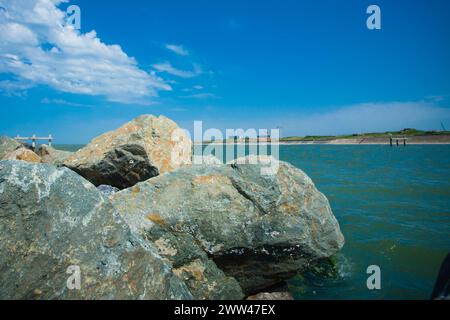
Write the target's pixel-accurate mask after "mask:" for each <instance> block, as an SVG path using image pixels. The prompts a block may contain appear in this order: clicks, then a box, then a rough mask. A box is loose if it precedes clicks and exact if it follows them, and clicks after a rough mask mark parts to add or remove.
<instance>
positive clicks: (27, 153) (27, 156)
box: [2, 147, 42, 163]
mask: <svg viewBox="0 0 450 320" xmlns="http://www.w3.org/2000/svg"><path fill="white" fill-rule="evenodd" d="M2 160H20V161H26V162H34V163H41V162H42V159H41V157H39V156H38V155H37V154H36V153H34V152H33V151H32V150H30V149H27V148H25V147H21V148H19V149H16V150H14V151H11V152H9V153H7V154H6V155H5V156H4V157H3V159H2Z"/></svg>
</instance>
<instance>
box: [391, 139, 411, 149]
mask: <svg viewBox="0 0 450 320" xmlns="http://www.w3.org/2000/svg"><path fill="white" fill-rule="evenodd" d="M400 141H401V143H402V144H403V146H404V147H406V141H408V138H405V137H389V143H390V145H391V147H392V146H394V142H395V144H396V145H397V147H398V146H399V145H400Z"/></svg>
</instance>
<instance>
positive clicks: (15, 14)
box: [0, 0, 171, 104]
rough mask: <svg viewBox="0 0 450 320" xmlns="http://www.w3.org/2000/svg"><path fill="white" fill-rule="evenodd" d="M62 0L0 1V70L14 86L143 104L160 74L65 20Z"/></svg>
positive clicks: (158, 85) (160, 84) (159, 84)
mask: <svg viewBox="0 0 450 320" xmlns="http://www.w3.org/2000/svg"><path fill="white" fill-rule="evenodd" d="M63 2H66V0H14V1H9V0H0V8H4V9H1V10H0V34H1V37H0V73H6V74H8V75H11V76H13V77H14V78H16V79H17V80H18V81H19V82H18V83H11V82H4V83H2V88H3V89H4V90H5V88H6V89H8V88H9V89H14V88H23V87H25V86H27V87H29V86H31V85H47V86H50V87H52V88H54V89H56V90H59V91H63V92H68V93H75V94H87V95H99V96H104V97H106V98H107V99H108V100H109V101H114V102H119V103H139V104H149V103H151V100H152V97H155V96H157V92H158V91H159V90H171V87H170V85H169V84H167V83H166V82H165V81H164V80H163V79H162V78H160V77H158V76H157V75H156V74H155V73H148V72H146V71H144V70H142V69H140V68H139V67H138V64H137V62H136V60H135V59H134V58H132V57H129V56H128V55H127V54H126V53H125V52H123V50H122V49H121V47H120V46H119V45H107V44H105V43H103V42H102V41H101V40H100V39H99V38H98V37H97V34H96V32H95V31H91V32H89V33H84V34H83V33H80V32H79V31H77V30H75V29H74V28H73V27H72V26H68V25H66V24H65V13H64V12H63V11H62V10H61V9H60V8H59V7H58V6H59V5H60V4H61V3H63Z"/></svg>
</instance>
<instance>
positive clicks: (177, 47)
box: [165, 44, 190, 56]
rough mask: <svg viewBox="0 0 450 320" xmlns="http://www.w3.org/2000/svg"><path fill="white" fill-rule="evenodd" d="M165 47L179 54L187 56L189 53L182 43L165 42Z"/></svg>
mask: <svg viewBox="0 0 450 320" xmlns="http://www.w3.org/2000/svg"><path fill="white" fill-rule="evenodd" d="M165 47H166V49H168V50H170V51H172V52H173V53H175V54H177V55H179V56H188V55H189V54H190V53H189V51H188V50H187V49H185V48H184V47H183V46H182V45H176V44H166V45H165Z"/></svg>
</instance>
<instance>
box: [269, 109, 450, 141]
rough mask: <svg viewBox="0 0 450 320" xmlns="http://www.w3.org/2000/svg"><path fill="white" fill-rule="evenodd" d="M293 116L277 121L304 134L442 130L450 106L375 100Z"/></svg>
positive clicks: (287, 130)
mask: <svg viewBox="0 0 450 320" xmlns="http://www.w3.org/2000/svg"><path fill="white" fill-rule="evenodd" d="M292 118H294V117H292ZM292 118H290V119H279V120H278V123H277V125H281V126H282V127H283V128H284V131H286V132H291V133H293V132H296V134H300V135H338V134H355V133H368V132H384V131H397V130H401V129H404V128H416V129H421V130H439V129H440V123H441V122H446V121H450V108H444V107H440V106H438V105H436V104H435V103H432V102H427V101H416V102H386V103H382V102H380V103H377V102H374V103H361V104H355V105H350V106H343V107H339V108H337V109H335V110H333V111H329V112H324V113H316V114H310V115H306V116H298V117H296V120H294V119H292ZM275 121H277V120H275Z"/></svg>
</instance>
